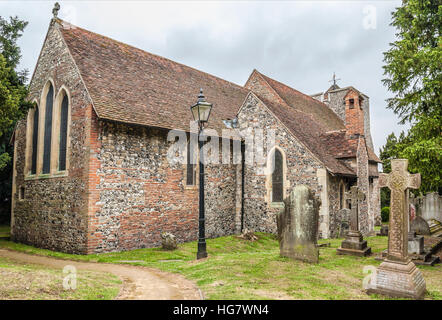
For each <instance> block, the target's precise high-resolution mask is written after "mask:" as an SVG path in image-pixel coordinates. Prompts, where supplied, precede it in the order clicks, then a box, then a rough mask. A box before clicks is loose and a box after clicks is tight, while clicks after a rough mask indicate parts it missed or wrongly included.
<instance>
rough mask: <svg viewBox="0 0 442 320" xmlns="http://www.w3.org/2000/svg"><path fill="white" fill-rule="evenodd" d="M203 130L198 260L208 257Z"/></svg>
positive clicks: (199, 139)
mask: <svg viewBox="0 0 442 320" xmlns="http://www.w3.org/2000/svg"><path fill="white" fill-rule="evenodd" d="M202 138H203V130H202V126H200V129H199V133H198V151H199V154H200V188H199V191H200V192H199V193H200V194H199V219H198V221H199V232H198V252H197V254H196V258H197V259H202V258H206V257H207V251H206V230H205V222H206V218H205V210H204V155H203V152H202V149H203V145H204V143H203V140H202Z"/></svg>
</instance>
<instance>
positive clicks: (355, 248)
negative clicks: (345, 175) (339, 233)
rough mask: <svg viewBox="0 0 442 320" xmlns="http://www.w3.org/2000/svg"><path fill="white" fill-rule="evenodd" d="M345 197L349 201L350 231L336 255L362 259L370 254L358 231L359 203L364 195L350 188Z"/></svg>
mask: <svg viewBox="0 0 442 320" xmlns="http://www.w3.org/2000/svg"><path fill="white" fill-rule="evenodd" d="M346 196H347V197H348V198H349V199H350V200H351V212H350V230H348V231H347V234H346V237H345V240H344V241H342V243H341V247H340V248H338V249H336V251H337V253H338V254H349V255H352V256H359V257H364V256H368V255H369V254H371V248H370V247H367V241H365V240H364V238H363V237H362V234H361V232H360V231H359V201H362V200H364V199H365V195H364V193H363V192H361V190H360V189H359V188H358V187H357V186H352V187H351V188H350V191H349V192H347V193H346Z"/></svg>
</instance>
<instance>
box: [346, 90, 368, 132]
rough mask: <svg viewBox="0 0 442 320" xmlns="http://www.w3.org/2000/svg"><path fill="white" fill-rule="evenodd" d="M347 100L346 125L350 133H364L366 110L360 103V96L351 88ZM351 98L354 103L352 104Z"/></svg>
mask: <svg viewBox="0 0 442 320" xmlns="http://www.w3.org/2000/svg"><path fill="white" fill-rule="evenodd" d="M344 99H345V100H344V101H345V126H346V128H347V134H348V135H355V134H360V135H364V111H363V110H362V107H361V104H360V101H359V99H360V96H359V94H358V93H357V92H355V91H353V90H350V91H349V92H348V93H347V95H346V96H345V98H344ZM351 99H353V101H354V103H353V106H351V103H350V101H351Z"/></svg>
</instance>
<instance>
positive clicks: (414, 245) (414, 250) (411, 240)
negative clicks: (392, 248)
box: [408, 232, 424, 254]
mask: <svg viewBox="0 0 442 320" xmlns="http://www.w3.org/2000/svg"><path fill="white" fill-rule="evenodd" d="M423 252H424V237H422V236H418V235H416V233H415V232H409V233H408V254H422V253H423Z"/></svg>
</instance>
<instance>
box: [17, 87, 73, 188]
mask: <svg viewBox="0 0 442 320" xmlns="http://www.w3.org/2000/svg"><path fill="white" fill-rule="evenodd" d="M51 85H52V88H53V92H54V97H53V106H52V128H51V130H52V131H51V158H50V172H49V173H45V174H43V173H42V171H43V151H44V150H43V149H44V143H43V141H44V131H45V127H44V124H45V118H46V96H47V94H48V91H49V88H50V86H51ZM64 95H67V97H68V126H67V139H66V170H63V171H59V170H58V159H59V150H58V149H59V142H60V110H61V104H62V102H63V98H64ZM34 100H35V101H36V99H34ZM37 105H38V103H37ZM71 109H72V99H71V93H70V90H69V89H68V88H67V87H66V86H65V85H62V86H61V87H60V88H59V89H58V90H56V86H55V81H54V80H53V79H52V78H49V79H48V80H47V81H46V83H45V85H44V87H43V90H42V91H41V94H40V107H39V121H38V139H37V173H36V174H30V167H29V162H28V161H31V160H30V159H29V160H27V161H26V164H27V165H28V167H27V168H26V170H25V180H37V179H48V178H57V177H63V176H67V175H68V172H69V164H70V161H69V159H70V157H69V154H70V145H71V138H70V132H71V113H72V110H71ZM28 124H29V123H27V127H29V126H28ZM26 131H27V137H26V138H27V142H26V145H27V148H28V145H31V144H32V143H31V142H30V141H29V142H28V137H29V135H28V131H29V128H27V130H26ZM28 152H30V151H27V154H26V155H28ZM28 158H29V157H28Z"/></svg>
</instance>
